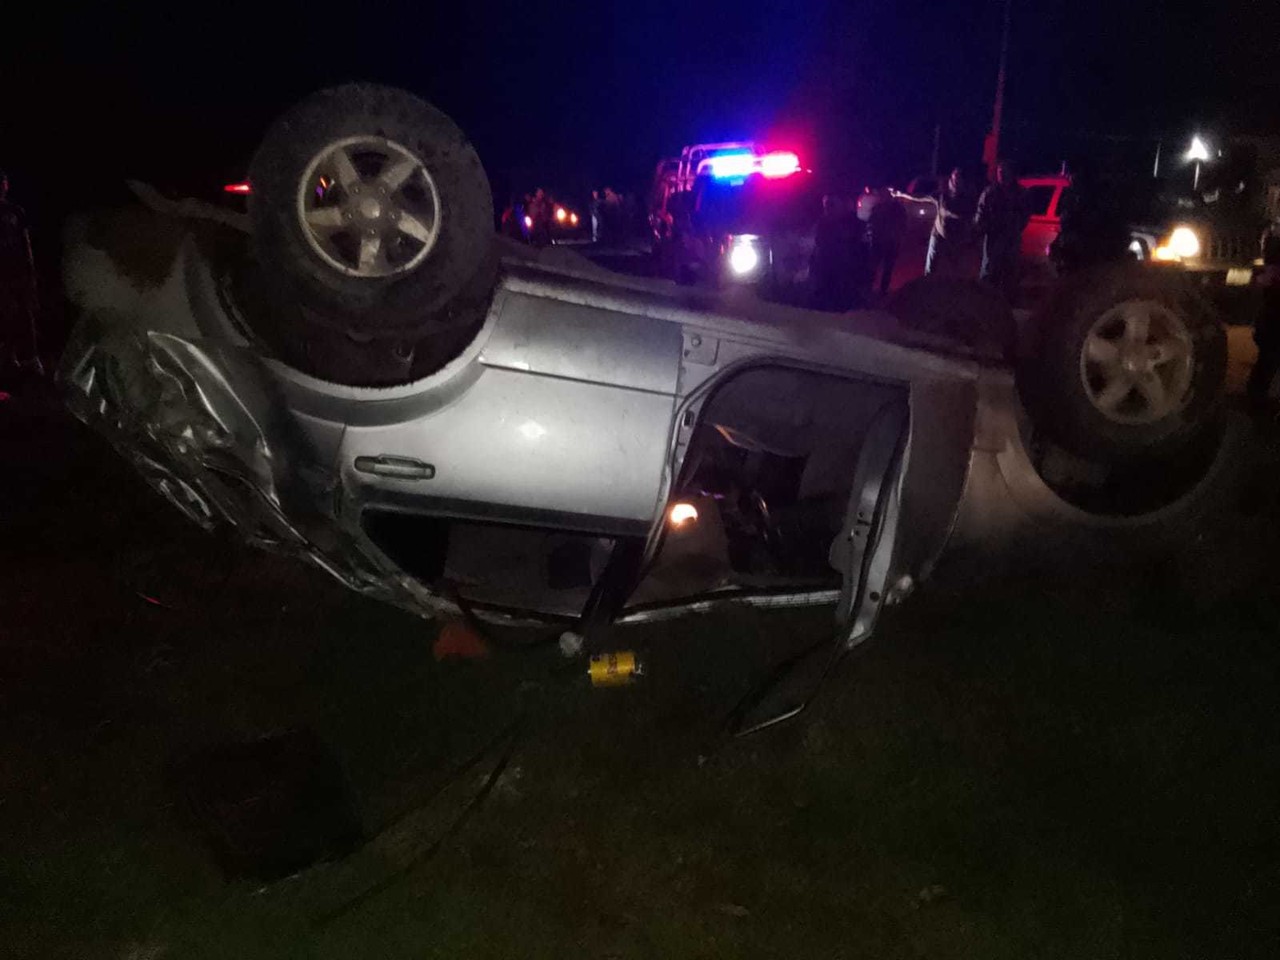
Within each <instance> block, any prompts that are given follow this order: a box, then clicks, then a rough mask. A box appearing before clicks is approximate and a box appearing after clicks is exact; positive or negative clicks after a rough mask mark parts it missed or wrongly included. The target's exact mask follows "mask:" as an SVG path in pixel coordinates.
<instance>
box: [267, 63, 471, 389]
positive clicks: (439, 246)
mask: <svg viewBox="0 0 1280 960" xmlns="http://www.w3.org/2000/svg"><path fill="white" fill-rule="evenodd" d="M343 141H348V142H349V143H352V144H353V145H352V146H351V148H350V153H349V154H348V152H347V151H344V152H343V156H345V157H347V160H348V162H349V163H350V165H351V167H352V168H353V169H356V168H358V173H359V175H360V178H361V179H354V178H353V179H351V180H350V183H351V184H352V185H358V186H357V190H358V189H363V190H364V191H365V192H366V193H367V194H369V195H370V200H371V201H372V200H373V199H375V198H373V197H372V194H373V192H374V190H373V187H374V186H375V185H378V190H379V192H381V193H383V196H382V197H381V204H382V205H381V206H379V204H378V203H377V202H372V203H371V207H370V209H372V210H374V211H379V210H380V211H382V212H381V213H376V212H375V213H371V214H367V211H363V208H354V207H352V206H350V204H353V203H357V200H356V199H355V198H354V197H353V196H352V194H353V193H354V192H355V191H350V192H349V191H348V188H347V183H346V182H343V183H342V185H341V186H335V185H334V180H335V178H333V177H330V178H329V180H328V182H329V184H330V185H329V186H327V187H325V188H324V189H325V190H326V191H327V190H335V191H337V192H336V193H335V194H334V195H335V196H336V197H337V198H338V199H337V201H335V202H333V203H332V205H331V206H329V207H328V208H327V209H326V211H325V212H326V213H329V212H332V215H333V216H334V217H342V218H345V219H346V220H348V221H350V220H351V219H352V214H351V213H350V212H343V211H350V210H352V209H356V211H357V212H356V213H355V217H356V218H357V219H356V220H355V221H354V223H353V224H352V225H351V226H348V225H347V224H345V223H344V224H341V225H339V226H337V227H331V228H330V232H329V233H327V234H325V235H324V236H325V237H326V239H323V240H316V239H315V238H316V237H318V236H321V234H320V233H318V232H317V231H315V230H312V229H311V228H309V227H308V226H307V224H306V223H305V222H304V219H303V217H304V209H308V210H309V213H308V214H307V215H314V214H315V213H316V211H315V210H314V209H309V208H308V205H309V204H312V203H314V204H317V205H318V204H320V203H328V202H329V201H328V200H325V201H311V200H310V199H309V198H310V196H311V191H312V190H313V189H315V188H316V187H317V186H318V185H319V183H320V181H319V179H318V178H319V177H320V176H321V174H322V170H323V169H324V168H323V166H320V167H318V166H316V164H322V165H323V163H324V162H325V161H323V160H321V159H320V158H322V157H331V156H334V154H333V148H334V147H335V145H337V144H340V143H341V142H343ZM371 144H373V145H375V146H370V145H371ZM377 144H381V145H385V155H384V156H383V157H382V158H381V159H380V158H379V155H378V153H377V150H378V149H379V147H377V146H376V145H377ZM388 158H390V159H388ZM399 158H403V159H405V160H407V161H409V162H410V165H412V162H413V161H416V163H417V164H418V165H419V166H418V167H416V168H415V169H414V172H413V173H412V174H411V175H410V176H409V178H408V180H406V181H404V182H403V183H402V184H401V185H400V186H392V187H391V188H390V196H387V195H386V194H387V190H386V189H385V188H384V187H382V186H381V181H377V180H376V177H377V175H378V173H379V171H380V170H381V171H387V170H389V169H390V167H389V165H390V164H391V163H392V162H393V161H395V160H397V159H399ZM370 164H372V166H370ZM249 178H250V182H251V183H252V185H253V193H252V194H251V196H250V203H249V215H250V219H251V223H252V228H253V233H252V247H253V253H254V258H255V260H256V262H257V264H258V266H259V268H260V271H261V278H260V285H261V289H262V290H263V291H264V292H265V295H266V296H267V298H268V299H269V300H270V301H271V306H272V311H273V313H275V315H276V319H275V320H273V321H272V323H273V325H275V326H277V327H279V326H283V327H285V328H287V329H277V330H275V331H273V332H274V333H275V334H276V335H275V336H273V337H270V339H272V340H275V341H277V342H279V341H282V340H289V339H294V340H295V341H304V342H312V343H313V344H314V345H315V346H313V347H312V348H310V349H307V350H306V351H305V354H306V355H305V357H304V362H305V363H306V364H307V365H308V366H309V367H310V369H309V370H308V372H312V373H315V374H317V375H319V376H322V377H325V378H327V379H333V380H338V381H340V382H358V383H385V382H388V381H390V380H394V379H396V378H398V377H399V378H402V377H403V376H405V375H406V374H407V371H408V370H409V369H410V368H412V370H413V371H414V375H423V374H425V373H429V372H431V370H432V369H438V368H439V367H440V366H442V365H443V364H444V363H446V362H447V361H448V360H449V359H451V358H452V356H453V355H456V353H457V352H458V349H459V348H458V343H459V342H461V343H462V344H463V345H465V343H466V342H467V341H468V339H469V338H468V337H467V336H465V334H466V333H467V332H474V329H475V328H477V327H478V326H479V324H480V323H481V322H482V321H483V317H484V313H485V308H486V307H487V304H488V299H489V296H490V295H491V293H492V287H493V281H494V278H495V276H496V263H497V259H496V256H495V252H494V228H493V197H492V194H491V192H490V188H489V182H488V179H487V177H486V176H485V173H484V169H483V167H482V166H481V164H480V159H479V157H477V156H476V152H475V150H474V149H473V148H472V146H471V144H470V143H469V142H468V141H467V139H466V137H465V136H464V134H463V133H462V131H461V130H459V129H458V127H457V126H456V125H455V124H454V123H453V121H452V120H450V119H449V118H448V117H447V116H445V114H443V113H441V112H440V111H439V110H437V109H435V108H434V107H432V106H430V105H429V104H427V103H424V102H423V101H421V100H419V99H418V98H416V97H414V96H412V95H410V94H408V93H405V92H403V91H401V90H396V89H393V88H390V87H382V86H376V85H373V84H349V85H346V86H341V87H335V88H332V89H329V90H322V91H320V92H319V93H316V94H313V95H312V96H310V97H308V98H307V99H305V100H303V101H301V102H300V103H298V104H297V105H295V106H294V107H293V108H292V109H290V110H289V111H288V112H286V113H285V114H284V115H283V116H281V117H280V118H279V119H278V120H277V121H276V122H275V123H274V124H273V125H272V127H271V128H270V130H268V132H267V135H266V136H265V138H264V139H263V141H262V145H261V147H260V148H259V149H258V152H257V154H256V155H255V156H254V158H253V162H252V164H251V166H250V170H249ZM364 178H367V179H364ZM313 180H315V181H316V183H315V184H313V183H312V182H311V181H313ZM413 203H417V204H418V206H417V207H416V208H414V207H412V204H413ZM393 208H394V210H393ZM424 211H425V212H424ZM413 213H417V217H416V225H417V228H418V229H419V230H420V231H421V230H423V225H424V224H425V225H426V226H428V227H429V228H430V230H429V231H424V232H429V234H430V235H429V236H428V237H426V238H425V239H418V238H417V237H416V236H412V235H410V234H409V233H408V232H407V231H399V232H397V230H396V229H395V226H393V225H391V221H395V222H396V224H399V223H400V222H407V221H410V220H415V217H413V216H409V215H408V214H413ZM365 215H369V216H373V217H382V218H383V219H381V220H377V221H370V222H363V221H361V220H360V219H359V218H360V217H362V216H365ZM400 218H403V221H401V220H400ZM364 226H368V227H369V228H370V229H369V231H368V232H369V234H370V235H371V236H372V234H373V233H374V232H375V231H374V229H373V228H374V226H377V228H378V230H379V231H382V233H381V234H380V235H379V239H378V247H379V255H380V257H381V259H380V260H377V262H371V263H370V264H369V265H368V268H367V269H368V270H369V271H375V270H383V271H386V272H383V273H381V274H374V273H369V274H366V275H361V272H362V271H365V270H366V264H365V262H364V260H363V257H362V255H361V254H359V253H357V251H359V250H360V247H359V244H360V242H361V237H362V236H363V235H364V230H363V227H364ZM384 237H385V238H387V239H386V240H385V245H384V239H383V238H384ZM326 244H327V245H328V248H327V249H325V245H326ZM344 251H347V252H349V253H351V259H350V260H349V261H347V262H345V263H344V261H343V259H342V257H343V252H344ZM393 254H394V255H398V257H399V261H398V262H395V261H394V259H393ZM375 259H376V258H375ZM347 343H349V344H350V345H351V351H350V353H351V354H352V359H351V362H347V361H346V360H344V354H346V353H347V352H348V351H347V350H346V349H345V347H344V344H347ZM357 355H358V356H357Z"/></svg>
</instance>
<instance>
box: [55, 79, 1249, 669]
mask: <svg viewBox="0 0 1280 960" xmlns="http://www.w3.org/2000/svg"><path fill="white" fill-rule="evenodd" d="M250 179H251V182H252V184H253V195H252V198H251V206H250V211H249V214H248V216H247V217H245V216H244V215H240V214H234V213H230V212H228V211H223V210H215V209H212V208H206V207H203V206H202V205H200V204H196V203H193V202H183V203H175V202H172V201H168V200H164V199H162V198H160V197H159V196H158V195H156V194H155V193H154V192H152V191H148V190H146V189H144V188H139V189H138V194H139V197H140V198H141V200H142V201H143V202H141V203H139V204H138V205H137V206H136V207H134V208H131V209H127V210H119V211H113V212H110V213H108V214H103V215H98V216H87V217H83V218H80V219H77V220H76V221H75V222H74V223H73V224H72V225H71V227H70V228H69V238H68V252H67V267H66V285H67V291H68V298H69V300H70V301H71V302H72V303H73V304H74V305H75V307H76V308H77V310H78V312H79V321H78V326H77V329H76V332H75V334H74V336H73V339H72V343H71V345H70V347H69V348H68V350H67V353H66V356H65V359H64V362H63V365H62V370H61V377H62V381H63V383H64V386H65V389H66V391H67V396H68V402H69V404H70V406H71V409H72V410H73V411H74V413H75V414H76V415H77V416H78V417H80V418H81V419H83V420H84V421H85V422H86V423H89V424H91V425H92V426H94V427H95V428H97V429H98V430H100V431H101V432H103V433H104V434H105V435H106V436H107V437H108V438H109V439H110V440H111V441H112V443H113V444H115V446H116V447H117V448H118V449H119V451H120V452H121V453H122V454H123V455H124V456H126V457H128V458H129V459H130V460H131V461H132V462H133V463H134V464H135V466H136V467H137V468H138V469H139V471H140V472H141V473H142V474H143V476H144V477H145V478H146V479H147V480H148V482H150V483H151V485H152V486H154V487H155V488H156V489H157V490H158V491H159V492H161V493H162V494H163V495H164V496H165V497H166V498H167V499H169V500H170V501H171V502H172V503H173V504H174V505H175V506H177V507H178V508H179V509H180V510H182V511H183V513H185V514H186V515H187V516H188V517H190V518H191V519H192V520H194V521H195V522H197V523H199V524H200V525H202V526H204V527H206V528H213V527H215V526H218V525H221V524H229V525H231V526H233V527H235V528H236V529H237V530H238V531H239V532H240V533H241V534H242V535H243V536H244V537H245V538H246V539H247V540H249V541H250V542H252V543H254V544H255V545H258V546H261V547H266V548H270V549H274V550H280V551H284V552H288V553H290V554H293V555H296V556H299V557H302V558H306V559H308V560H310V561H312V562H314V563H315V564H317V565H319V566H320V567H322V568H323V569H325V570H327V571H328V572H329V573H331V574H332V575H333V576H335V577H337V578H338V579H340V580H341V581H342V582H343V583H345V584H346V585H348V586H349V587H350V588H352V589H354V590H357V591H359V592H361V593H364V594H366V595H369V596H373V597H377V598H379V599H382V600H385V601H388V602H391V603H394V604H397V605H399V606H402V607H404V608H407V609H409V610H413V611H415V612H417V613H420V614H422V615H424V616H432V617H434V616H439V615H443V616H457V615H460V614H465V615H466V616H468V617H475V618H477V619H480V620H485V619H489V620H507V621H513V622H538V621H541V622H546V623H549V624H559V625H561V626H562V629H563V630H564V631H565V632H566V633H567V634H568V635H569V636H570V637H572V638H576V639H577V640H578V641H580V643H581V645H582V646H583V647H585V649H587V650H590V649H591V648H592V645H593V643H594V641H595V638H596V637H597V636H598V634H599V632H600V630H601V628H602V627H604V626H606V625H608V624H609V623H612V622H626V621H639V620H645V619H656V618H661V617H668V616H673V615H678V614H682V613H687V612H691V611H698V610H704V609H707V608H708V607H710V606H714V605H716V604H722V603H741V604H752V605H760V606H785V605H815V604H830V605H834V606H835V611H836V639H835V642H834V643H833V644H832V648H831V649H832V650H833V651H835V652H836V655H838V652H839V651H842V650H847V649H849V648H851V647H853V646H855V645H857V644H858V643H860V642H861V641H863V640H864V639H865V638H866V637H867V636H869V635H870V633H871V631H872V630H873V628H874V626H875V623H876V620H877V617H878V615H879V612H880V610H881V608H882V607H883V606H884V605H885V604H887V603H893V602H896V601H898V600H900V599H902V598H903V597H905V596H906V595H907V594H908V593H909V592H910V591H911V590H912V589H913V587H914V586H915V585H916V584H917V583H919V582H920V581H922V580H923V579H925V578H926V577H927V576H928V574H929V573H930V571H931V570H932V569H933V567H934V565H935V564H936V562H937V560H938V558H939V557H940V556H941V555H942V554H943V552H944V550H946V549H948V547H949V546H957V545H964V544H968V545H976V546H977V547H979V548H980V549H999V548H1000V547H1001V546H1002V545H1003V544H1005V543H1006V542H1008V540H1009V539H1010V538H1013V537H1017V536H1019V535H1021V534H1028V535H1030V536H1031V537H1043V539H1044V543H1045V544H1046V548H1047V549H1056V547H1054V544H1056V543H1057V542H1058V541H1059V540H1060V539H1063V538H1067V539H1070V538H1074V539H1076V540H1079V541H1082V542H1088V543H1092V544H1095V545H1096V544H1103V545H1106V544H1109V543H1112V542H1115V543H1120V542H1124V541H1125V540H1126V538H1127V539H1129V540H1131V539H1132V538H1133V537H1134V536H1138V535H1142V534H1143V533H1144V532H1147V531H1157V530H1163V529H1168V528H1169V525H1170V524H1171V523H1173V522H1175V521H1176V519H1177V517H1178V516H1179V515H1180V514H1182V513H1184V512H1187V511H1192V510H1194V509H1195V508H1196V504H1197V503H1198V502H1199V501H1200V500H1201V499H1202V498H1203V496H1204V493H1205V491H1206V490H1208V489H1209V488H1210V487H1212V486H1213V484H1214V483H1215V477H1216V474H1217V473H1218V471H1220V470H1221V469H1222V463H1223V461H1224V459H1226V454H1225V453H1224V450H1225V449H1227V448H1229V447H1230V445H1231V440H1232V437H1233V435H1234V428H1233V426H1232V423H1231V421H1230V418H1229V417H1227V416H1224V415H1223V412H1222V410H1221V405H1220V403H1219V397H1220V393H1221V389H1222V379H1223V367H1224V362H1225V359H1224V351H1225V346H1224V341H1223V332H1222V330H1221V329H1220V327H1219V325H1218V324H1217V322H1216V320H1215V319H1214V318H1213V316H1212V314H1211V313H1210V312H1208V311H1207V309H1206V308H1205V307H1204V305H1203V303H1202V301H1201V300H1200V299H1199V298H1198V297H1197V296H1196V295H1195V293H1194V291H1191V290H1189V289H1187V288H1185V287H1183V286H1181V285H1180V284H1179V283H1178V282H1177V279H1178V278H1176V277H1171V276H1167V275H1163V274H1159V273H1158V272H1156V271H1154V270H1151V269H1146V270H1145V272H1144V268H1140V267H1138V268H1116V269H1114V270H1108V271H1104V272H1102V273H1100V274H1097V275H1094V276H1090V277H1081V278H1075V279H1074V280H1073V281H1072V282H1069V283H1067V284H1066V285H1065V286H1064V287H1062V288H1061V290H1060V291H1059V292H1058V293H1057V294H1055V297H1054V299H1053V300H1052V301H1051V302H1050V303H1049V304H1048V305H1047V306H1046V308H1045V309H1044V310H1042V311H1040V312H1039V313H1037V314H1036V315H1035V316H1033V317H1031V318H1030V319H1027V318H1022V319H1021V320H1020V322H1018V323H1017V324H1015V322H1014V317H1013V314H1012V313H1011V312H1010V311H1009V310H1008V308H1007V307H1005V306H1004V305H1003V304H1002V303H1000V301H999V300H998V298H995V297H994V296H993V295H991V294H989V293H986V292H984V291H983V290H981V289H980V288H977V287H976V286H975V285H970V284H964V283H937V284H930V283H922V284H917V285H915V286H914V287H913V288H911V289H908V290H906V291H904V292H903V294H901V295H900V296H899V297H898V299H897V300H896V301H895V303H894V304H892V305H891V310H890V311H889V312H873V311H867V312H858V313H852V314H843V315H838V314H828V313H820V312H816V311H809V310H803V309H798V308H795V307H786V306H780V305H775V304H770V303H765V302H761V301H758V300H754V299H753V300H744V301H740V302H735V301H732V300H725V299H722V298H721V297H720V296H719V295H718V294H716V293H715V292H714V291H699V290H696V289H689V288H680V287H677V286H675V285H674V284H667V283H662V282H657V281H646V280H642V279H636V278H626V277H621V276H617V275H614V274H611V273H609V272H607V271H604V270H601V269H598V268H596V267H594V266H593V265H592V264H591V263H590V262H589V261H587V260H584V259H581V258H578V257H576V256H574V255H568V254H565V253H564V252H563V251H558V250H554V249H553V250H551V251H549V252H546V253H543V254H541V255H534V254H533V253H532V252H531V251H529V250H528V249H527V248H518V247H512V248H509V249H504V248H500V247H499V246H498V241H497V240H496V238H495V237H494V233H493V219H492V204H491V199H490V194H489V188H488V184H487V181H486V180H485V178H484V173H483V170H482V168H481V167H480V164H479V161H478V160H477V159H476V157H475V154H474V152H473V151H472V149H471V147H470V146H469V144H468V143H467V142H466V140H465V138H464V137H463V135H462V134H461V132H460V131H458V130H457V128H456V127H454V126H453V124H452V123H451V122H450V121H449V120H448V119H447V118H446V117H444V116H443V115H442V114H440V113H439V112H438V111H436V110H434V109H433V108H431V107H429V106H428V105H426V104H424V103H422V102H421V101H418V100H416V99H415V98H413V97H410V96H409V95H407V94H404V93H401V92H399V91H394V90H389V89H386V88H380V87H373V86H367V85H358V86H349V87H343V88H337V89H335V90H330V91H325V92H322V93H320V94H317V95H316V96H314V97H312V98H310V99H309V100H307V101H304V102H303V103H302V104H300V105H299V106H298V107H296V108H295V109H294V110H293V111H291V112H290V113H289V114H287V115H286V116H285V117H283V118H281V120H280V121H279V122H278V123H277V124H276V126H275V127H274V128H273V129H272V130H271V131H270V132H269V133H268V135H267V137H266V139H265V140H264V142H263V146H262V148H261V150H260V151H259V153H258V155H257V157H256V158H255V159H254V162H253V165H252V167H251V170H250ZM570 646H573V644H570Z"/></svg>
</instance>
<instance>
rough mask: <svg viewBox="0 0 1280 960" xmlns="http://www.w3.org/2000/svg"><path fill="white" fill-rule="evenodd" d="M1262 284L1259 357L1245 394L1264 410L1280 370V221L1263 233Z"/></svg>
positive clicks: (1257, 333)
mask: <svg viewBox="0 0 1280 960" xmlns="http://www.w3.org/2000/svg"><path fill="white" fill-rule="evenodd" d="M1255 282H1256V283H1257V284H1258V286H1259V287H1261V288H1262V309H1261V311H1260V312H1259V314H1258V319H1257V320H1256V321H1254V325H1253V342H1254V343H1255V344H1257V347H1258V359H1257V360H1256V361H1255V362H1254V364H1253V370H1251V371H1250V373H1249V383H1248V385H1247V386H1246V387H1245V395H1246V396H1247V397H1248V399H1249V405H1250V406H1251V407H1252V408H1253V409H1254V410H1255V411H1257V412H1264V411H1265V410H1266V408H1267V407H1268V405H1269V404H1270V399H1271V386H1272V383H1273V382H1274V381H1275V379H1276V374H1277V373H1280V223H1273V224H1271V226H1269V227H1268V228H1267V229H1266V231H1265V232H1264V233H1263V234H1262V270H1260V271H1259V273H1258V276H1257V279H1256V281H1255Z"/></svg>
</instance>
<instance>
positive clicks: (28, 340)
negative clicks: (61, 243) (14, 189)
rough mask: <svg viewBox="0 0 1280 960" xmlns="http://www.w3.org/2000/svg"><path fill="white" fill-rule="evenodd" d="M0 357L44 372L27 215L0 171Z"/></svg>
mask: <svg viewBox="0 0 1280 960" xmlns="http://www.w3.org/2000/svg"><path fill="white" fill-rule="evenodd" d="M0 349H3V351H4V353H3V355H2V357H0V359H4V360H7V362H8V363H12V364H14V365H16V366H17V367H18V369H19V370H20V371H23V372H29V373H35V374H37V375H39V374H42V373H44V367H43V365H42V364H41V363H40V353H39V349H38V346H37V341H36V267H35V259H34V257H33V256H32V254H31V235H30V233H29V232H28V230H27V215H26V213H25V211H23V209H22V208H21V207H20V206H18V205H17V204H16V203H13V202H12V201H11V200H9V177H8V175H7V174H6V173H5V172H4V171H3V170H0Z"/></svg>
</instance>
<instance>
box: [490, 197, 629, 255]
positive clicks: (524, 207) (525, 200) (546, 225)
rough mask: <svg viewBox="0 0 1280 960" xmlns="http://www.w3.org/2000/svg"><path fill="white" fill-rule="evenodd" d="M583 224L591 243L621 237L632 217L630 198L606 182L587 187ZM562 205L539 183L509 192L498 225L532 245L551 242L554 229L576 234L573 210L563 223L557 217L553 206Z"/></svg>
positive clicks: (604, 241) (513, 237)
mask: <svg viewBox="0 0 1280 960" xmlns="http://www.w3.org/2000/svg"><path fill="white" fill-rule="evenodd" d="M588 207H589V209H588V217H589V221H588V223H587V224H583V231H582V232H584V233H585V230H586V229H588V228H589V229H590V238H591V242H592V243H613V242H617V241H620V240H622V239H625V237H626V236H627V235H628V231H629V227H630V224H631V221H632V220H634V202H633V200H632V199H631V198H630V197H628V196H627V195H626V194H624V193H620V192H618V191H616V190H614V189H613V188H612V187H609V186H606V187H603V188H601V189H598V190H592V191H591V199H590V202H589V205H588ZM561 209H565V208H564V207H563V206H562V205H561V204H560V203H558V202H557V201H556V199H555V198H554V197H553V196H552V195H551V194H550V193H548V192H547V191H546V189H544V188H543V187H538V188H537V189H535V190H534V191H533V192H532V193H526V194H524V195H523V196H513V197H512V198H511V200H510V202H509V203H508V204H507V206H506V207H505V208H504V209H503V211H502V217H501V223H500V229H501V231H502V233H503V235H505V236H508V237H510V238H511V239H513V240H518V241H520V242H521V243H529V244H532V245H533V246H535V247H545V246H548V245H550V244H551V242H552V238H553V236H554V231H555V230H556V229H557V227H558V228H560V229H572V230H573V231H574V233H575V235H580V234H579V232H578V231H577V230H576V228H577V227H578V225H579V221H580V218H579V217H578V214H577V213H576V212H573V213H571V214H570V215H571V216H572V218H573V219H572V222H571V223H565V222H562V221H560V220H558V219H557V213H556V211H557V210H561Z"/></svg>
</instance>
